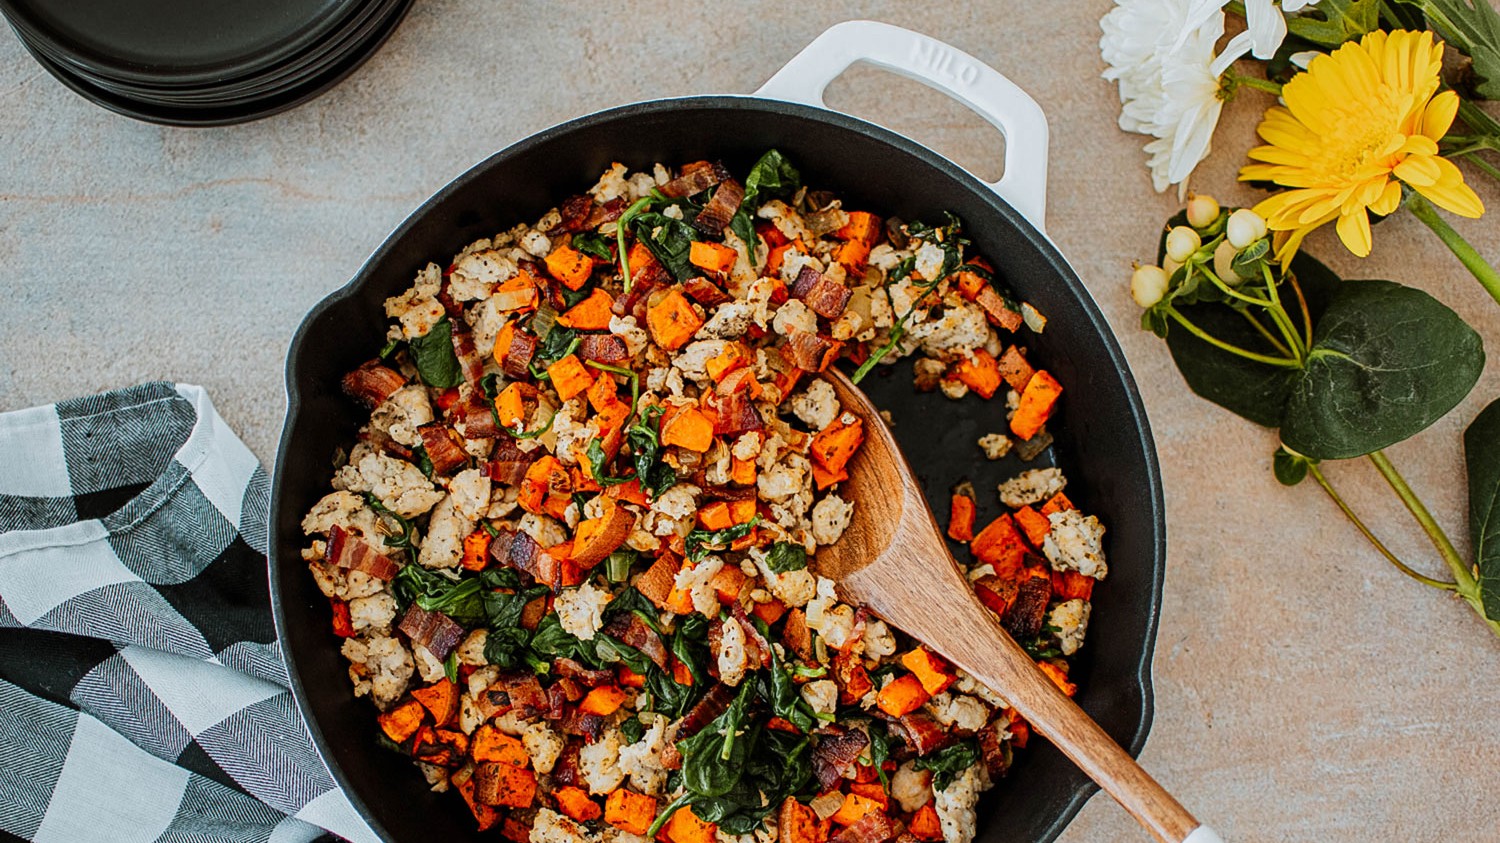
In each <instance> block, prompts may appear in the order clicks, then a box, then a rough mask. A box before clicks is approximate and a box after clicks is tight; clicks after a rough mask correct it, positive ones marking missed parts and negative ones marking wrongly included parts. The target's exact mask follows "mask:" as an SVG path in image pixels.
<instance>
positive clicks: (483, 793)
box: [474, 761, 536, 808]
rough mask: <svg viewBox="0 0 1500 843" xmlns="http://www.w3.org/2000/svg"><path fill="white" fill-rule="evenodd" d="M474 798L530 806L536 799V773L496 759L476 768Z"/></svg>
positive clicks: (488, 801) (503, 804) (496, 802)
mask: <svg viewBox="0 0 1500 843" xmlns="http://www.w3.org/2000/svg"><path fill="white" fill-rule="evenodd" d="M474 798H476V799H478V800H479V801H480V802H483V803H484V804H486V805H497V806H504V807H507V808H529V807H531V803H532V802H533V801H535V799H536V774H535V773H533V772H531V771H530V770H526V769H523V768H521V767H516V766H513V765H510V764H502V763H499V762H496V761H488V762H485V763H483V764H480V765H479V766H478V767H475V768H474Z"/></svg>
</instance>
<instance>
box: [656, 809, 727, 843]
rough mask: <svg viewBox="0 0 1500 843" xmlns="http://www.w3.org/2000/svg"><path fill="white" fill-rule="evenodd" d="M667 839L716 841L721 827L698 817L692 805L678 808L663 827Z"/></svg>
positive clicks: (678, 842)
mask: <svg viewBox="0 0 1500 843" xmlns="http://www.w3.org/2000/svg"><path fill="white" fill-rule="evenodd" d="M663 831H665V832H666V835H667V839H668V840H670V841H672V843H715V841H716V840H717V839H718V831H719V827H718V826H716V825H714V824H713V823H706V822H704V821H703V820H700V819H698V815H697V814H694V813H693V809H692V806H690V805H688V806H684V807H681V808H678V809H677V811H676V812H675V813H673V814H672V818H671V819H669V820H667V824H666V826H664V827H663Z"/></svg>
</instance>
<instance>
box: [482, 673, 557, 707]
mask: <svg viewBox="0 0 1500 843" xmlns="http://www.w3.org/2000/svg"><path fill="white" fill-rule="evenodd" d="M481 696H488V697H489V698H490V699H491V701H495V700H497V699H498V700H501V701H503V702H502V703H501V705H502V706H503V707H501V708H500V709H499V710H497V711H496V712H495V713H496V714H503V713H505V712H506V711H509V710H510V709H512V708H519V709H521V712H522V714H525V715H527V716H531V717H535V716H537V715H539V714H541V713H542V712H544V711H546V710H547V708H548V705H547V693H546V692H545V691H543V690H542V683H541V682H539V681H537V678H536V674H534V673H532V672H531V671H529V670H502V671H500V676H499V678H497V679H496V680H495V681H494V682H493V683H492V684H491V685H490V687H489V688H488V689H487V690H486V691H485V692H484V694H482V695H481Z"/></svg>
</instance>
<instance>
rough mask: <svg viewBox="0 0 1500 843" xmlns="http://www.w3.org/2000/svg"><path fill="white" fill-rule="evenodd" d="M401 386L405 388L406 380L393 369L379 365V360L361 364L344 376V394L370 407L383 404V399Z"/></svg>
mask: <svg viewBox="0 0 1500 843" xmlns="http://www.w3.org/2000/svg"><path fill="white" fill-rule="evenodd" d="M403 386H406V378H404V377H402V376H401V373H400V372H398V371H396V370H395V369H391V368H387V367H386V366H383V365H381V363H380V361H379V360H370V361H368V362H366V363H361V364H360V367H359V368H358V369H355V370H354V371H352V372H350V373H349V374H347V375H344V394H345V395H348V396H349V397H350V398H357V399H359V400H360V401H363V402H364V403H365V404H366V405H368V406H370V407H378V406H380V405H381V404H383V403H385V399H387V398H390V397H391V396H392V395H394V394H395V393H396V390H398V389H400V388H401V387H403Z"/></svg>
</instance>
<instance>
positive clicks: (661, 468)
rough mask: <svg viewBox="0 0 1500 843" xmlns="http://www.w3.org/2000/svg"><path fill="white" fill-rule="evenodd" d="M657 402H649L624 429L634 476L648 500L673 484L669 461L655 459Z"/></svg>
mask: <svg viewBox="0 0 1500 843" xmlns="http://www.w3.org/2000/svg"><path fill="white" fill-rule="evenodd" d="M661 414H662V407H661V405H660V404H652V405H651V406H649V407H647V408H646V409H644V410H642V411H641V414H640V418H639V419H638V420H637V421H636V423H635V424H632V425H631V426H630V427H629V429H627V430H626V431H625V442H626V444H628V445H629V446H630V451H631V453H633V454H635V476H636V477H639V478H640V480H641V490H642V491H644V492H645V493H646V496H647V497H649V498H650V499H651V500H656V499H657V498H658V497H661V493H662V492H665V491H666V490H667V489H670V488H671V487H673V486H675V485H676V484H677V472H676V471H674V470H673V469H672V467H671V466H670V465H667V464H666V463H665V462H661V461H659V460H658V459H657V454H658V452H659V451H660V450H661V438H660V431H659V429H660V427H661V422H660V419H661Z"/></svg>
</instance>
